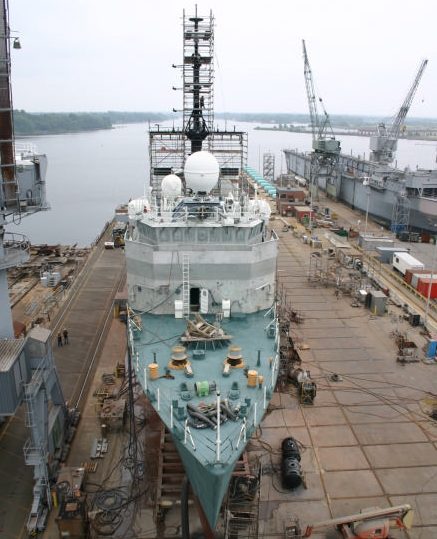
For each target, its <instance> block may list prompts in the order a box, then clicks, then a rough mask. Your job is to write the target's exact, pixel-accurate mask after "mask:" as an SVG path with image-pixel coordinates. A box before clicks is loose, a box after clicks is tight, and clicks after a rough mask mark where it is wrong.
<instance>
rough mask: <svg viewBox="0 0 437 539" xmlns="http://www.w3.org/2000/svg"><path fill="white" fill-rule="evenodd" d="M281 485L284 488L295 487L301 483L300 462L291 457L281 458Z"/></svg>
mask: <svg viewBox="0 0 437 539" xmlns="http://www.w3.org/2000/svg"><path fill="white" fill-rule="evenodd" d="M281 471H282V485H283V486H284V488H289V489H295V488H297V487H299V486H300V484H301V483H302V474H301V471H300V463H299V461H298V460H297V459H295V458H293V457H286V458H284V459H283V460H282V465H281Z"/></svg>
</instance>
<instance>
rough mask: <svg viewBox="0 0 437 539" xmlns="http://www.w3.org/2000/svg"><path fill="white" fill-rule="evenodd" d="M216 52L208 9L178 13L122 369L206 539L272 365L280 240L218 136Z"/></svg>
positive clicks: (133, 270) (234, 139)
mask: <svg viewBox="0 0 437 539" xmlns="http://www.w3.org/2000/svg"><path fill="white" fill-rule="evenodd" d="M213 48H214V18H213V15H212V13H211V12H210V14H209V15H208V16H206V17H200V16H198V15H197V8H196V13H195V15H194V16H193V17H188V16H186V14H185V11H184V13H183V59H182V64H181V65H180V66H174V67H180V68H181V70H182V78H183V88H182V90H183V125H182V127H181V128H176V127H172V128H170V129H168V130H165V129H162V128H160V127H159V126H156V128H155V129H150V130H149V155H150V185H149V188H148V193H147V196H142V197H140V198H138V199H134V200H131V201H130V202H129V205H128V211H129V220H128V227H127V231H126V235H125V246H124V249H125V255H126V268H127V297H128V311H127V312H128V316H127V328H128V329H127V331H128V352H129V358H130V361H131V364H132V369H133V370H134V371H135V374H136V376H137V378H138V380H139V382H140V384H141V385H142V388H143V390H144V393H145V395H146V396H147V398H148V400H149V401H150V403H151V404H152V406H153V407H154V409H155V410H156V412H157V413H158V414H159V416H160V418H161V419H162V421H163V422H164V423H165V426H166V428H167V430H168V432H169V433H170V434H171V437H172V439H173V441H174V444H175V446H176V448H177V450H178V452H179V455H180V457H181V460H182V462H183V465H184V468H185V471H186V477H187V478H188V482H189V484H190V485H191V487H192V491H193V492H194V495H195V497H196V499H197V502H198V503H197V505H198V507H199V512H200V517H201V521H202V525H203V528H204V531H205V536H207V537H209V536H211V537H212V536H213V533H214V529H215V527H216V524H217V521H218V517H219V513H220V509H221V506H222V502H223V499H224V496H225V493H226V491H227V489H228V485H229V482H230V480H231V477H232V473H233V470H234V468H235V465H236V463H237V461H238V460H239V458H240V457H241V455H242V452H243V451H244V449H245V446H246V444H247V442H248V441H249V439H250V437H251V435H252V434H253V433H254V431H255V430H256V429H257V427H258V425H259V423H260V421H261V420H262V418H263V416H264V414H265V412H266V410H267V407H268V405H269V402H270V399H271V396H272V394H273V392H274V389H275V384H276V380H277V376H278V369H279V325H278V319H277V314H276V305H275V301H276V290H275V286H276V261H277V255H278V237H277V235H276V234H275V232H274V231H273V230H272V229H270V227H269V220H270V213H271V208H270V206H269V204H268V202H267V201H265V200H260V199H258V198H257V192H256V189H255V188H254V187H253V185H252V183H251V181H250V179H249V177H248V175H247V174H246V173H245V167H246V166H247V163H246V160H247V135H246V133H243V132H239V131H236V130H231V131H227V130H219V129H214V126H213V78H214V63H213V59H214V53H213ZM184 485H185V486H186V485H187V481H185V482H184ZM184 488H185V487H184ZM186 488H188V487H186ZM182 497H184V495H183V496H182Z"/></svg>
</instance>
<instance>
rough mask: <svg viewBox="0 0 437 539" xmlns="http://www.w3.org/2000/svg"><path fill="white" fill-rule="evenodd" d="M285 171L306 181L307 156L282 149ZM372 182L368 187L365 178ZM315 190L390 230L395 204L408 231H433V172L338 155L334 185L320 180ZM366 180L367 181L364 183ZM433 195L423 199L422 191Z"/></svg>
mask: <svg viewBox="0 0 437 539" xmlns="http://www.w3.org/2000/svg"><path fill="white" fill-rule="evenodd" d="M284 153H285V158H286V163H287V171H288V173H289V174H295V175H298V176H301V177H303V178H305V179H306V180H307V181H309V179H310V157H309V155H308V154H304V153H301V152H297V151H295V150H284ZM371 177H373V178H374V179H375V181H374V182H373V184H372V183H370V185H369V184H368V180H369V178H371ZM320 180H321V181H319V188H320V189H322V190H324V191H326V192H327V193H328V195H331V196H332V197H333V198H336V199H337V200H339V201H341V202H343V203H344V204H347V205H348V206H350V207H351V208H353V209H356V210H358V211H361V212H363V213H366V212H367V211H368V214H369V216H371V217H372V218H374V220H376V221H377V222H380V223H381V224H383V225H385V226H387V227H390V226H391V225H392V223H393V222H394V221H395V216H394V212H395V211H396V205H397V204H399V201H400V200H401V203H402V205H403V207H404V208H406V209H407V210H408V212H409V222H408V225H407V226H408V228H409V229H411V230H418V231H426V232H435V226H434V223H435V221H436V218H437V197H434V195H435V193H436V186H437V178H436V172H435V171H417V172H414V173H412V172H409V171H401V170H397V169H395V168H392V167H380V168H377V167H375V165H374V164H372V163H371V162H369V161H366V160H363V159H358V158H355V157H351V156H346V155H341V156H340V159H339V167H338V170H337V178H336V179H335V182H334V183H335V185H334V186H332V188H331V189H330V187H331V186H329V185H326V181H325V179H324V178H321V179H320ZM366 180H367V182H366ZM427 191H428V192H429V193H430V194H432V195H433V196H425V193H426V192H427Z"/></svg>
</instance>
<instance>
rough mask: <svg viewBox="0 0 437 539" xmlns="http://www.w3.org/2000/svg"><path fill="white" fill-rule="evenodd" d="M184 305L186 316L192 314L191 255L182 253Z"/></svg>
mask: <svg viewBox="0 0 437 539" xmlns="http://www.w3.org/2000/svg"><path fill="white" fill-rule="evenodd" d="M182 304H183V305H182V307H183V314H184V316H188V315H189V314H190V255H189V254H188V253H183V254H182Z"/></svg>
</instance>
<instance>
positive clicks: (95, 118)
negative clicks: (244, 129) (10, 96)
mask: <svg viewBox="0 0 437 539" xmlns="http://www.w3.org/2000/svg"><path fill="white" fill-rule="evenodd" d="M215 117H216V118H226V119H227V120H233V121H236V122H259V123H262V124H272V127H273V125H274V124H276V125H277V127H276V128H278V127H279V129H282V130H284V129H286V128H287V127H288V129H292V130H299V127H298V126H297V127H296V126H293V127H291V126H292V124H309V123H310V117H309V114H301V113H251V112H234V113H232V112H231V113H223V112H221V113H216V114H215ZM172 118H173V119H174V118H175V115H174V114H173V115H172V114H170V113H169V114H165V113H161V112H120V111H108V112H44V113H28V112H26V111H24V110H16V111H14V129H15V135H16V136H29V135H52V134H59V133H76V132H80V131H94V130H98V129H111V128H112V127H113V126H114V125H116V124H127V123H143V122H144V123H148V122H149V123H151V124H156V123H159V122H164V121H166V120H170V119H172ZM330 120H331V125H332V126H333V127H340V128H363V127H366V126H376V125H377V124H378V123H379V122H381V121H384V119H383V118H378V117H370V116H366V117H364V116H348V115H332V116H330ZM385 121H386V120H385ZM390 123H391V122H390V120H389V121H388V124H390ZM407 123H408V125H409V126H415V127H421V128H436V127H437V120H436V119H430V118H429V119H427V118H408V122H407Z"/></svg>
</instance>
